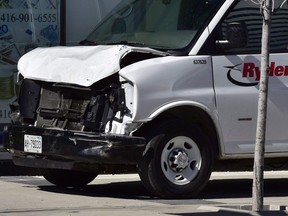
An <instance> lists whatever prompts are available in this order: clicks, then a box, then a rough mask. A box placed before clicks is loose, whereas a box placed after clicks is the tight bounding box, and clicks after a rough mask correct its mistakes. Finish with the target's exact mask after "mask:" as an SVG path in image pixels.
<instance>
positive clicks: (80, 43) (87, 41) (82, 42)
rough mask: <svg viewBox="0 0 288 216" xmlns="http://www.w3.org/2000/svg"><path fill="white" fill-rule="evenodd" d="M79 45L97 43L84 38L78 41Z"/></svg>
mask: <svg viewBox="0 0 288 216" xmlns="http://www.w3.org/2000/svg"><path fill="white" fill-rule="evenodd" d="M79 45H87V46H92V45H98V44H97V43H96V42H94V41H89V40H87V39H85V40H82V41H80V42H79Z"/></svg>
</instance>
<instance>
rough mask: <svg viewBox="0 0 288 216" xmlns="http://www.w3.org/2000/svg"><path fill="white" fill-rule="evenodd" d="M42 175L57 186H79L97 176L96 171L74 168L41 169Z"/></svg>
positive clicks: (84, 184)
mask: <svg viewBox="0 0 288 216" xmlns="http://www.w3.org/2000/svg"><path fill="white" fill-rule="evenodd" d="M41 173H42V175H43V177H44V178H45V179H46V180H47V181H49V182H50V183H52V184H54V185H56V186H59V187H75V188H81V187H84V186H86V185H87V184H89V183H90V182H91V181H93V180H94V179H95V178H96V177H97V173H87V172H80V171H75V170H60V169H42V170H41Z"/></svg>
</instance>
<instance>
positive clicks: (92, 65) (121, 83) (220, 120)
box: [4, 0, 288, 198]
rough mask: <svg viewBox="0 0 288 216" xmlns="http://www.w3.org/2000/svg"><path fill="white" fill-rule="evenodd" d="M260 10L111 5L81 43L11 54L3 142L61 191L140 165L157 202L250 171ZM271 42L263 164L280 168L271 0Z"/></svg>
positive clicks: (276, 40) (286, 148) (277, 42)
mask: <svg viewBox="0 0 288 216" xmlns="http://www.w3.org/2000/svg"><path fill="white" fill-rule="evenodd" d="M259 8H260V6H259V4H257V2H256V1H250V0H239V1H238V0H226V1H224V0H141V1H139V0H123V1H121V2H120V3H119V5H117V6H116V7H115V8H114V9H113V10H112V11H111V13H110V14H109V15H108V16H107V18H106V19H104V20H103V22H101V23H100V24H99V25H98V26H97V27H96V28H95V30H94V31H92V32H91V34H90V35H89V36H88V37H87V39H86V40H84V41H82V42H81V46H78V47H52V48H38V49H35V50H33V51H31V52H29V53H28V54H26V55H24V56H23V57H22V58H21V59H20V61H19V63H18V70H19V74H18V81H19V83H21V88H20V91H19V95H18V100H16V101H15V102H14V103H13V104H12V105H11V115H10V116H11V118H12V120H13V123H14V124H13V125H12V126H8V127H6V129H5V137H4V138H5V140H4V141H5V148H6V149H7V150H8V151H10V152H11V153H12V156H13V161H14V163H15V164H17V165H21V166H28V167H36V168H41V170H42V172H43V176H44V177H45V178H46V179H47V180H48V181H50V182H52V183H54V184H56V185H59V186H64V187H70V186H72V187H80V186H84V185H86V184H88V183H89V182H90V181H92V180H93V179H94V178H95V177H96V176H97V175H98V174H101V173H123V172H135V171H137V170H138V172H139V175H140V177H141V180H142V182H143V184H144V185H145V186H146V188H147V189H148V190H149V191H150V192H151V193H152V194H153V195H156V196H160V197H164V198H185V197H191V196H193V195H195V194H197V193H199V192H200V191H201V190H202V189H203V188H204V187H205V185H206V183H207V182H208V180H209V177H210V174H211V172H212V170H216V169H222V170H228V169H231V168H233V166H232V165H235V166H234V168H239V167H240V166H242V168H245V169H251V165H250V166H249V160H250V161H251V159H253V155H254V142H255V141H254V140H255V134H256V116H257V115H256V114H257V113H256V112H257V98H258V86H259V85H258V82H259V66H260V50H261V28H262V17H261V14H260V12H259ZM270 45H271V57H270V58H271V68H270V74H269V75H270V86H269V98H268V119H267V143H266V160H265V162H266V165H267V166H274V165H275V167H274V168H276V165H277V167H278V168H280V167H283V166H284V165H285V164H286V162H287V156H288V133H287V132H288V131H287V127H286V124H287V122H288V110H287V95H288V90H287V84H288V79H287V76H288V63H287V57H288V49H287V45H288V5H287V2H286V1H282V0H279V1H277V0H275V1H274V4H273V20H272V30H271V43H270ZM246 162H247V163H246ZM228 165H229V166H228ZM245 165H247V166H246V167H245Z"/></svg>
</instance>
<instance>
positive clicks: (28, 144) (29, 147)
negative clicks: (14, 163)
mask: <svg viewBox="0 0 288 216" xmlns="http://www.w3.org/2000/svg"><path fill="white" fill-rule="evenodd" d="M24 152H29V153H42V136H35V135H27V134H25V135H24Z"/></svg>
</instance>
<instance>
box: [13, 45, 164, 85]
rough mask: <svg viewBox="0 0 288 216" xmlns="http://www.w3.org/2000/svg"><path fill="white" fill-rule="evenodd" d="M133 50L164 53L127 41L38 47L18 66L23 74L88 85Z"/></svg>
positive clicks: (114, 70)
mask: <svg viewBox="0 0 288 216" xmlns="http://www.w3.org/2000/svg"><path fill="white" fill-rule="evenodd" d="M131 51H140V52H152V53H161V52H158V51H156V50H153V49H149V48H139V47H129V46H125V45H114V46H112V45H111V46H77V47H50V48H36V49H34V50H32V51H31V52H29V53H27V54H25V55H24V56H22V57H21V58H20V60H19V62H18V70H19V72H20V73H21V74H22V75H23V77H24V78H29V79H34V80H42V81H47V82H60V83H70V84H77V85H81V86H86V87H88V86H91V85H92V84H93V83H95V82H97V81H98V80H101V79H103V78H105V77H108V76H110V75H112V74H114V73H117V72H118V71H119V70H120V60H121V58H122V57H123V55H125V54H126V53H128V52H131ZM162 55H163V53H162Z"/></svg>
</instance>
